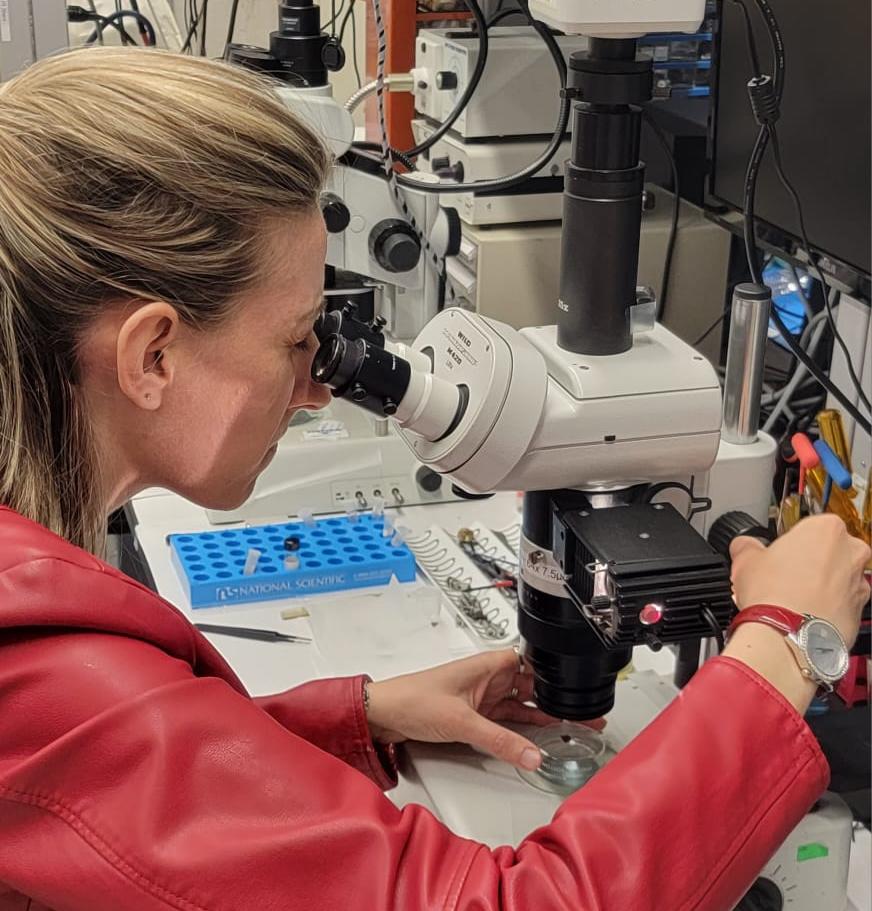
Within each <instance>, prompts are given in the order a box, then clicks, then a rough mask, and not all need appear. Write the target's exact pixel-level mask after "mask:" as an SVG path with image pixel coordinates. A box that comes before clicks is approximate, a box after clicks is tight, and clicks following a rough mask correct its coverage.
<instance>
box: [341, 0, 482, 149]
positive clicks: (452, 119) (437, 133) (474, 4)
mask: <svg viewBox="0 0 872 911" xmlns="http://www.w3.org/2000/svg"><path fill="white" fill-rule="evenodd" d="M352 2H353V0H352ZM465 2H466V6H467V8H468V9H469V11H470V12H471V13H472V17H473V19H474V20H475V23H476V26H477V27H478V57H477V58H476V61H475V66H474V67H473V70H472V75H471V76H470V77H469V82H468V83H467V84H466V88H465V89H464V90H463V93H462V94H461V96H460V98H458V99H457V104H455V105H454V108H453V109H452V111H451V113H450V114H449V115H448V116H447V117H446V118H445V120H444V121H442V123H441V124H440V125H439V126H438V127H437V128H436V129H435V130H434V131H433V132H432V133H431V134H430V135H429V136H428V137H427V138H426V139H424V140H423V141H422V142H420V143H418V144H417V145H414V146H412V148H411V149H405V150H404V154H405V155H407V156H408V157H409V158H417V156H418V155H421V154H423V153H424V152H426V151H427V150H428V149H431V148H433V146H434V145H435V144H436V143H437V142H439V140H440V139H441V138H442V137H443V136H444V135H445V134H446V133H447V132H448V131H449V130H450V129H451V127H453V126H454V124H455V123H456V122H457V119H458V118H459V117H460V115H461V114H462V113H463V112H464V111H465V110H466V106H467V105H468V104H469V100H470V98H472V96H473V94H474V93H475V91H476V89H477V88H478V84H479V82H481V77H482V74H483V73H484V69H485V66H486V65H487V57H488V48H489V43H488V34H487V20H486V19H485V18H484V13H483V12H482V11H481V7H480V6H479V5H478V0H465Z"/></svg>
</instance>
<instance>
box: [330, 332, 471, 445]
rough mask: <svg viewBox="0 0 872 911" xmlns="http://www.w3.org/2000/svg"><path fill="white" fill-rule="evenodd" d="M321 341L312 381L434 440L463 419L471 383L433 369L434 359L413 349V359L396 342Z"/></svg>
mask: <svg viewBox="0 0 872 911" xmlns="http://www.w3.org/2000/svg"><path fill="white" fill-rule="evenodd" d="M319 337H320V338H321V345H320V347H319V348H318V351H317V352H316V354H315V358H314V360H313V361H312V379H313V380H314V381H315V382H316V383H322V384H323V385H326V386H329V387H330V388H331V389H332V390H333V395H334V397H337V398H344V399H348V400H349V401H352V402H354V403H355V404H357V405H359V406H360V407H361V408H365V409H367V411H371V412H372V413H373V414H375V415H377V416H378V417H390V418H393V420H394V421H396V423H397V424H399V426H400V427H402V428H403V429H404V430H409V431H411V432H413V433H416V434H418V435H419V436H422V437H424V439H426V440H429V441H430V442H436V441H438V440H441V439H444V438H445V437H446V436H448V434H450V433H451V432H452V431H453V430H454V429H455V428H456V427H457V425H458V424H459V423H460V420H461V418H462V417H463V415H464V413H465V411H466V406H467V404H468V401H469V393H468V390H467V389H466V387H465V386H455V385H453V384H452V383H449V382H448V381H447V380H444V379H441V378H440V377H437V376H434V375H433V373H432V372H430V369H429V368H430V362H429V360H428V358H427V357H426V356H425V355H423V354H421V353H419V352H413V351H409V350H408V349H406V348H405V346H396V348H401V349H402V350H403V353H406V354H411V355H412V362H411V363H410V361H409V360H407V359H406V358H405V357H402V356H400V354H399V353H398V352H397V350H396V348H395V347H394V346H392V345H391V344H390V343H384V342H382V344H379V343H378V342H377V341H376V340H373V339H372V338H370V339H367V338H364V337H363V336H362V335H361V334H357V336H356V337H352V338H349V337H346V335H345V334H344V333H341V332H331V333H329V334H324V335H319Z"/></svg>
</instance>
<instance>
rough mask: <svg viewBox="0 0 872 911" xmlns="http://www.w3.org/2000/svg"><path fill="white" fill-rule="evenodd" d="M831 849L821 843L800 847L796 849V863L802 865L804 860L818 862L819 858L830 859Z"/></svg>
mask: <svg viewBox="0 0 872 911" xmlns="http://www.w3.org/2000/svg"><path fill="white" fill-rule="evenodd" d="M829 856H830V849H829V848H828V847H827V846H826V845H822V844H821V843H820V842H816V841H815V842H812V843H811V844H809V845H800V846H799V847H798V848H797V849H796V862H797V863H800V864H801V863H802V862H803V861H804V860H817V859H818V858H819V857H829Z"/></svg>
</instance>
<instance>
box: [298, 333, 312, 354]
mask: <svg viewBox="0 0 872 911" xmlns="http://www.w3.org/2000/svg"><path fill="white" fill-rule="evenodd" d="M311 347H312V336H311V335H307V336H306V337H305V338H304V339H303V340H302V341H300V342H295V343H294V351H308V350H309V349H310V348H311Z"/></svg>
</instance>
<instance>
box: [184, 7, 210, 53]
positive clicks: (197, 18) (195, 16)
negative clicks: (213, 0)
mask: <svg viewBox="0 0 872 911" xmlns="http://www.w3.org/2000/svg"><path fill="white" fill-rule="evenodd" d="M208 2H209V0H203V7H202V9H198V8H197V7H196V5H195V4H194V3H193V2H192V3H191V10H192V19H191V24H190V26H189V27H188V34H187V35H186V36H185V41H184V43H183V44H182V50H181V53H183V54H185V53H190V52H191V49H192V48H191V42H192V41H193V39H194V35H196V34H197V33H198V32H199V29H200V23H201V22H202V23H203V24H204V25H205V15H206V5H207V4H208Z"/></svg>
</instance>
